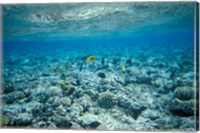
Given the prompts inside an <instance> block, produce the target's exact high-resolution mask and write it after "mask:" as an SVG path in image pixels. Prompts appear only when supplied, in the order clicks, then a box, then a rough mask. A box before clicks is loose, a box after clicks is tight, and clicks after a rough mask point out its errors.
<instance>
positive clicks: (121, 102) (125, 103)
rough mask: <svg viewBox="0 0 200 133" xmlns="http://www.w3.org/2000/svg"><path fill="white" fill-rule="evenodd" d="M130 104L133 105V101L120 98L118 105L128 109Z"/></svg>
mask: <svg viewBox="0 0 200 133" xmlns="http://www.w3.org/2000/svg"><path fill="white" fill-rule="evenodd" d="M130 105H131V103H130V102H129V101H128V99H125V98H119V100H118V106H119V107H122V108H124V109H127V108H128V107H129V106H130Z"/></svg>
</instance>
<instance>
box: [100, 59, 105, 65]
mask: <svg viewBox="0 0 200 133" xmlns="http://www.w3.org/2000/svg"><path fill="white" fill-rule="evenodd" d="M101 64H102V65H103V66H104V64H105V60H104V58H102V59H101Z"/></svg>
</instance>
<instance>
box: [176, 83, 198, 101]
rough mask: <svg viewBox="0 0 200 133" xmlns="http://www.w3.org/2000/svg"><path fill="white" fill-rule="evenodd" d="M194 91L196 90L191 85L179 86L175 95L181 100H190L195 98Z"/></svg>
mask: <svg viewBox="0 0 200 133" xmlns="http://www.w3.org/2000/svg"><path fill="white" fill-rule="evenodd" d="M194 92H195V90H194V89H193V87H190V86H184V87H178V88H176V90H175V92H174V97H175V98H178V99H180V100H190V99H193V98H194Z"/></svg>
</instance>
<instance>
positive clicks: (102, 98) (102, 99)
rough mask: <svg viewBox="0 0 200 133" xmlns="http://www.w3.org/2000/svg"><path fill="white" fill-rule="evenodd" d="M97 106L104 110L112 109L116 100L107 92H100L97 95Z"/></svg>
mask: <svg viewBox="0 0 200 133" xmlns="http://www.w3.org/2000/svg"><path fill="white" fill-rule="evenodd" d="M98 102H99V106H100V107H102V108H105V109H109V108H113V107H114V106H115V105H116V103H117V100H116V98H115V95H114V94H113V93H111V92H109V91H106V92H102V93H100V95H99V98H98Z"/></svg>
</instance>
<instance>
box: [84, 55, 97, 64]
mask: <svg viewBox="0 0 200 133" xmlns="http://www.w3.org/2000/svg"><path fill="white" fill-rule="evenodd" d="M95 60H96V57H95V56H89V57H88V58H87V59H86V62H87V63H90V62H93V61H95Z"/></svg>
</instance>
